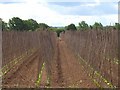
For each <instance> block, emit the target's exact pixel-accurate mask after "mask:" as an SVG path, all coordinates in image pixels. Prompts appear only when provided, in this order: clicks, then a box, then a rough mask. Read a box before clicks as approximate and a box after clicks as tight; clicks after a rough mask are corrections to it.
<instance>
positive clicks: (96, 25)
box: [93, 22, 103, 29]
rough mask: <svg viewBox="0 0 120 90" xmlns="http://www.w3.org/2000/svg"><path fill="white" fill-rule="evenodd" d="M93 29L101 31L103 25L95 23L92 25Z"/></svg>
mask: <svg viewBox="0 0 120 90" xmlns="http://www.w3.org/2000/svg"><path fill="white" fill-rule="evenodd" d="M93 28H94V29H103V25H102V24H101V23H98V22H95V23H94V25H93Z"/></svg>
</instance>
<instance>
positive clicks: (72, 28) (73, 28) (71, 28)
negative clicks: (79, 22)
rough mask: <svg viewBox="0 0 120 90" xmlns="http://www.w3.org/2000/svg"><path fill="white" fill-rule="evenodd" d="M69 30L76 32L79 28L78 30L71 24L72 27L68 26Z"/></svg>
mask: <svg viewBox="0 0 120 90" xmlns="http://www.w3.org/2000/svg"><path fill="white" fill-rule="evenodd" d="M67 30H72V31H74V30H77V28H76V26H75V25H74V24H70V25H68V26H67Z"/></svg>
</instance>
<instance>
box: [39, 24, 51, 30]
mask: <svg viewBox="0 0 120 90" xmlns="http://www.w3.org/2000/svg"><path fill="white" fill-rule="evenodd" d="M38 26H39V28H41V29H43V30H45V29H47V28H49V26H48V25H47V24H45V23H39V25H38Z"/></svg>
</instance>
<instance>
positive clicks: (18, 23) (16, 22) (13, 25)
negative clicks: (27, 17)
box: [8, 17, 24, 31]
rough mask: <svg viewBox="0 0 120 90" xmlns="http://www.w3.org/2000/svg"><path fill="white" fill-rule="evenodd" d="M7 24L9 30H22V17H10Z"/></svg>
mask: <svg viewBox="0 0 120 90" xmlns="http://www.w3.org/2000/svg"><path fill="white" fill-rule="evenodd" d="M8 24H9V28H10V29H11V30H17V31H22V30H24V22H23V20H22V19H20V18H18V17H13V18H12V19H10V20H9V23H8Z"/></svg>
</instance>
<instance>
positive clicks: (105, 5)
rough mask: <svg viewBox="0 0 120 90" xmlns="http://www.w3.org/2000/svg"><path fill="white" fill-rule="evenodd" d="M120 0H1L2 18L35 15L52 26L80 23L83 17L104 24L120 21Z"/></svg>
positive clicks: (90, 21) (34, 17) (40, 21)
mask: <svg viewBox="0 0 120 90" xmlns="http://www.w3.org/2000/svg"><path fill="white" fill-rule="evenodd" d="M118 1H119V0H0V18H2V19H3V20H4V21H6V22H8V20H9V19H10V18H12V17H20V18H21V19H25V20H26V19H30V18H32V19H35V20H36V21H37V22H38V23H46V24H48V25H49V26H66V25H68V24H70V23H74V24H76V25H78V23H79V22H81V21H86V22H87V23H88V24H91V25H92V24H94V22H95V21H97V22H101V23H102V24H103V25H110V23H111V24H113V23H115V22H118Z"/></svg>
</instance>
